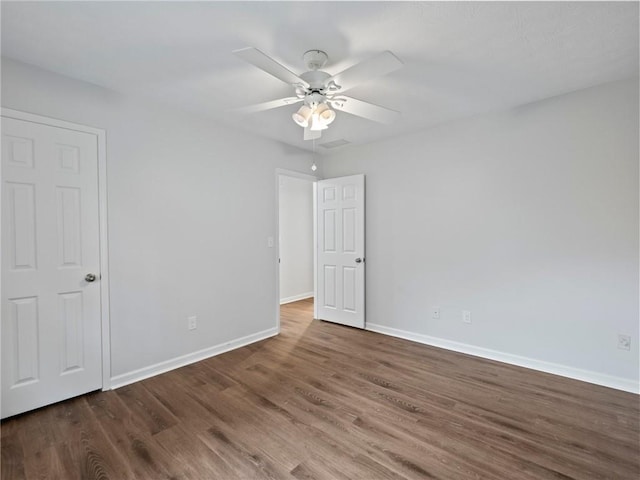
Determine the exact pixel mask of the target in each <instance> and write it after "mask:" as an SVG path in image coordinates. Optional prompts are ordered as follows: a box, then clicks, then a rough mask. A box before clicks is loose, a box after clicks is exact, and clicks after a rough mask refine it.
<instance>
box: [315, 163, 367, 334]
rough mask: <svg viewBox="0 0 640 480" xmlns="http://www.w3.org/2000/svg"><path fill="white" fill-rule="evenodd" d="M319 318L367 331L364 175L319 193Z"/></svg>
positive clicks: (326, 185)
mask: <svg viewBox="0 0 640 480" xmlns="http://www.w3.org/2000/svg"><path fill="white" fill-rule="evenodd" d="M316 192H317V193H316V194H317V201H316V209H317V212H316V218H317V222H318V223H317V237H316V241H317V252H318V254H317V257H318V263H317V270H316V275H317V298H316V305H317V317H318V318H319V319H321V320H328V321H330V322H335V323H341V324H343V325H348V326H350V327H358V328H364V322H365V318H364V296H365V295H364V293H365V292H364V266H365V264H364V175H351V176H349V177H339V178H330V179H328V180H320V181H319V182H318V184H317V189H316Z"/></svg>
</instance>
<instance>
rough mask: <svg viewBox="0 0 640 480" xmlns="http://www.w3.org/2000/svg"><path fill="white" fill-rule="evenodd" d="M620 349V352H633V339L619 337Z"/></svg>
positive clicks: (625, 336) (626, 336)
mask: <svg viewBox="0 0 640 480" xmlns="http://www.w3.org/2000/svg"><path fill="white" fill-rule="evenodd" d="M618 348H619V349H620V350H631V337H630V336H629V335H618Z"/></svg>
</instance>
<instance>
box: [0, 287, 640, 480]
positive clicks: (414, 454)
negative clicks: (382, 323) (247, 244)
mask: <svg viewBox="0 0 640 480" xmlns="http://www.w3.org/2000/svg"><path fill="white" fill-rule="evenodd" d="M639 416H640V413H639V398H638V396H637V395H633V394H629V393H624V392H620V391H616V390H612V389H608V388H604V387H598V386H595V385H590V384H586V383H582V382H578V381H573V380H568V379H564V378H560V377H556V376H553V375H547V374H543V373H539V372H534V371H530V370H526V369H522V368H518V367H513V366H509V365H504V364H500V363H497V362H492V361H485V360H480V359H478V358H474V357H469V356H465V355H461V354H456V353H452V352H447V351H445V350H439V349H436V348H431V347H427V346H424V345H419V344H416V343H412V342H408V341H404V340H400V339H395V338H391V337H385V336H383V335H379V334H375V333H371V332H365V331H361V330H356V329H352V328H348V327H342V326H338V325H333V324H330V323H326V322H320V321H315V320H312V303H311V301H309V300H306V301H304V300H303V301H300V302H296V303H293V304H289V305H284V306H283V308H282V333H281V334H280V335H279V336H278V337H275V338H272V339H269V340H265V341H262V342H259V343H256V344H253V345H250V346H247V347H244V348H241V349H238V350H235V351H233V352H229V353H226V354H224V355H220V356H218V357H214V358H211V359H209V360H205V361H202V362H199V363H197V364H193V365H190V366H187V367H184V368H181V369H179V370H174V371H172V372H169V373H166V374H164V375H160V376H157V377H154V378H150V379H148V380H144V381H142V382H139V383H136V384H133V385H130V386H127V387H123V388H120V389H118V390H115V391H110V392H97V393H92V394H89V395H85V396H82V397H78V398H74V399H71V400H68V401H66V402H62V403H59V404H56V405H52V406H50V407H46V408H42V409H39V410H36V411H34V412H31V413H28V414H24V415H21V416H17V417H14V418H11V419H8V420H6V421H4V422H3V423H2V425H1V429H2V431H1V437H2V466H1V473H2V479H3V480H14V479H15V480H17V479H28V480H35V479H64V480H73V479H83V480H85V479H117V480H124V479H150V480H160V479H174V480H177V479H197V480H201V479H223V480H231V479H299V480H302V479H366V480H375V479H454V480H458V479H499V480H520V479H536V480H539V479H589V480H591V479H633V480H637V479H638V478H640V459H639V454H640V451H639V448H640V446H639V441H640V440H639V439H640V430H639Z"/></svg>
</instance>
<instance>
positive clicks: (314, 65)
mask: <svg viewBox="0 0 640 480" xmlns="http://www.w3.org/2000/svg"><path fill="white" fill-rule="evenodd" d="M233 53H234V54H235V55H237V56H238V57H240V58H242V59H243V60H245V61H247V62H249V63H250V64H252V65H254V66H256V67H258V68H259V69H261V70H264V71H265V72H267V73H268V74H270V75H273V76H274V77H276V78H277V79H279V80H282V81H283V82H285V83H287V84H289V85H291V86H292V87H294V89H295V96H291V97H285V98H280V99H278V100H272V101H270V102H264V103H258V104H256V105H249V106H247V107H242V108H239V109H236V110H235V111H236V112H238V113H255V112H261V111H264V110H269V109H272V108H277V107H284V106H286V105H293V104H295V103H299V102H303V105H302V106H301V107H300V108H299V109H298V111H297V112H295V113H294V114H293V115H292V117H293V120H294V121H295V122H296V123H297V124H298V125H300V126H301V127H303V128H304V139H305V140H313V139H316V138H320V136H321V134H322V130H325V129H326V128H327V127H328V126H329V124H330V123H331V122H333V120H334V119H335V117H336V112H335V111H334V110H339V111H342V112H346V113H350V114H352V115H356V116H358V117H363V118H367V119H369V120H373V121H376V122H380V123H391V122H392V121H393V120H394V119H395V118H396V117H397V116H398V115H399V114H400V113H399V112H397V111H395V110H390V109H388V108H384V107H381V106H379V105H374V104H373V103H368V102H363V101H362V100H358V99H355V98H353V97H348V96H346V95H343V94H342V93H343V92H346V91H347V90H349V89H351V88H353V87H355V86H357V85H359V84H360V83H363V82H365V81H367V80H370V79H371V78H373V77H377V76H381V75H386V74H387V73H390V72H393V71H394V70H397V69H398V68H400V67H401V66H402V65H403V63H402V62H401V61H400V59H398V57H396V56H395V55H394V54H393V53H391V52H389V51H384V52H382V53H379V54H377V55H374V56H373V57H371V58H369V59H367V60H364V61H363V62H360V63H358V64H356V65H353V66H351V67H349V68H347V69H346V70H343V71H342V72H340V73H338V74H336V75H331V74H329V73H327V72H323V71H322V70H320V69H321V68H322V67H323V66H324V65H325V64H326V63H327V60H328V59H329V57H328V56H327V54H326V53H325V52H323V51H322V50H308V51H307V52H305V54H304V55H303V57H302V58H303V60H304V63H305V65H306V67H307V69H308V71H306V72H304V73H302V74H300V75H296V74H295V73H293V72H292V71H291V70H289V69H288V68H287V67H285V66H284V65H282V64H280V63H278V62H277V61H275V60H274V59H273V58H271V57H269V56H268V55H266V54H264V53H263V52H261V51H260V50H258V49H257V48H254V47H247V48H241V49H240V50H234V51H233Z"/></svg>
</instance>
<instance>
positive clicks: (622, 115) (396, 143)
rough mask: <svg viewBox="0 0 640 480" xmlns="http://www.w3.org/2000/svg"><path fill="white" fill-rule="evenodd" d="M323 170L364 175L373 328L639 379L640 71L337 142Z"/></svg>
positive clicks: (562, 369) (612, 379)
mask: <svg viewBox="0 0 640 480" xmlns="http://www.w3.org/2000/svg"><path fill="white" fill-rule="evenodd" d="M323 168H324V176H325V177H326V178H328V177H334V176H341V175H349V174H354V173H364V174H366V182H367V216H366V221H367V227H366V228H367V230H366V234H367V253H366V256H367V277H366V280H367V305H366V306H367V325H368V326H369V327H371V328H378V329H379V330H383V331H386V332H387V333H393V334H398V335H404V336H408V337H411V338H416V339H418V340H423V341H426V342H430V343H434V344H440V345H445V346H448V347H451V348H457V349H460V350H464V351H469V352H474V353H477V354H480V355H485V356H490V357H493V358H501V359H506V360H508V361H513V362H514V363H518V362H520V363H521V364H524V365H530V366H534V367H538V368H541V369H547V370H548V371H555V372H559V373H565V374H568V375H569V376H574V377H576V378H583V379H586V380H592V381H595V382H597V383H605V384H609V385H613V386H620V387H621V388H631V389H637V388H638V363H639V361H638V346H639V343H640V339H639V338H638V81H637V79H635V80H632V81H626V82H619V83H614V84H609V85H604V86H600V87H596V88H592V89H588V90H584V91H580V92H576V93H572V94H568V95H564V96H561V97H557V98H552V99H549V100H544V101H541V102H537V103H534V104H530V105H527V106H523V107H521V108H518V109H515V110H512V111H509V112H503V113H497V114H493V115H487V116H483V117H477V118H473V119H470V120H467V121H461V122H457V123H452V124H448V125H444V126H441V127H440V128H434V129H432V130H429V131H425V132H420V133H417V134H414V135H409V136H405V137H402V138H397V139H394V140H389V141H385V142H379V143H376V144H371V145H367V146H362V147H356V148H351V149H348V150H345V151H343V152H336V153H335V154H334V155H333V156H331V157H329V158H326V159H325V160H324V164H323ZM431 306H439V307H440V308H441V309H442V314H441V318H440V319H439V320H435V319H432V318H431V314H430V307H431ZM463 309H464V310H470V311H471V312H472V324H470V325H468V324H465V323H463V322H462V321H461V320H462V313H461V312H462V310H463ZM619 333H622V334H627V335H630V336H631V345H632V347H631V351H624V350H619V349H618V348H617V336H618V334H619ZM520 357H525V358H520ZM545 362H550V364H547V363H545Z"/></svg>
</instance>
